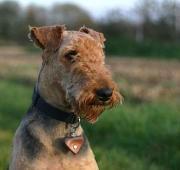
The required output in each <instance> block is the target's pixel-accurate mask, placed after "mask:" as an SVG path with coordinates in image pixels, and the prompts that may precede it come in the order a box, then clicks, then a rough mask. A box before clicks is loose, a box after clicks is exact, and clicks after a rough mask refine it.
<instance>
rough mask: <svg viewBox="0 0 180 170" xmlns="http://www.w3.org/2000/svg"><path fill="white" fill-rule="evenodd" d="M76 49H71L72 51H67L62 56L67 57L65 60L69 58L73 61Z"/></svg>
mask: <svg viewBox="0 0 180 170" xmlns="http://www.w3.org/2000/svg"><path fill="white" fill-rule="evenodd" d="M77 54H78V53H77V51H75V50H72V51H68V52H67V53H66V54H65V55H64V57H65V58H66V59H67V60H69V61H70V62H72V63H73V62H75V59H76V56H77Z"/></svg>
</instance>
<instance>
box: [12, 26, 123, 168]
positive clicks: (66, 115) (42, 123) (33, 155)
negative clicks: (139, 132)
mask: <svg viewBox="0 0 180 170" xmlns="http://www.w3.org/2000/svg"><path fill="white" fill-rule="evenodd" d="M30 38H31V39H32V41H33V42H34V43H35V44H36V45H37V46H38V47H40V48H42V50H43V54H42V67H41V69H40V72H39V77H38V80H37V83H36V86H35V90H34V95H33V101H32V105H31V107H30V109H29V110H28V113H27V115H26V116H25V117H24V119H23V121H22V122H21V124H20V126H19V128H18V129H17V131H16V134H15V138H14V144H13V153H12V159H11V163H10V170H98V166H97V163H96V161H95V158H94V155H93V152H92V150H91V148H90V145H89V143H88V140H87V138H86V136H85V134H84V132H83V129H82V127H81V125H80V119H81V118H82V119H85V120H87V121H88V122H90V123H94V122H96V120H97V118H98V117H99V116H100V114H101V113H102V112H103V111H104V110H105V109H106V108H111V107H113V106H114V105H116V104H118V103H119V102H120V101H121V100H122V97H121V95H120V93H119V90H118V88H117V85H116V84H115V83H114V82H113V81H112V77H111V74H110V71H109V70H108V69H107V67H106V65H105V62H104V59H105V55H104V50H103V48H104V41H105V38H104V36H103V34H102V33H99V32H96V31H94V30H92V29H89V28H86V27H82V28H80V30H79V31H67V30H66V28H65V26H61V25H60V26H44V27H31V28H30Z"/></svg>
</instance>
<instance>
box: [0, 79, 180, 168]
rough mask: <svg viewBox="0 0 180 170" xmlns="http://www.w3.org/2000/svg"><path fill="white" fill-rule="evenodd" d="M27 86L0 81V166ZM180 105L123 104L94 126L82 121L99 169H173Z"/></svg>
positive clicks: (178, 149) (27, 96) (178, 154)
mask: <svg viewBox="0 0 180 170" xmlns="http://www.w3.org/2000/svg"><path fill="white" fill-rule="evenodd" d="M32 90H33V87H32V86H31V85H27V84H26V83H25V84H23V83H22V82H18V81H17V82H16V81H11V82H9V80H8V81H7V80H3V81H1V82H0V91H1V95H0V170H5V169H6V167H7V165H8V159H9V153H10V149H11V143H12V136H13V134H14V131H15V129H16V128H17V126H18V124H19V122H20V119H21V118H22V116H23V115H24V113H25V112H26V110H27V108H28V106H29V105H30V102H31V94H32ZM179 111H180V106H179V105H178V104H177V102H176V101H174V102H172V101H171V102H169V103H168V102H166V103H165V102H161V101H159V102H158V103H141V104H133V103H130V102H127V103H125V104H124V105H122V106H119V107H117V108H115V109H113V110H110V111H107V112H105V113H104V114H103V115H102V117H101V118H100V120H99V121H98V122H97V123H96V124H95V125H90V124H86V123H85V122H83V125H84V127H85V131H86V134H87V136H88V138H89V140H90V143H91V145H92V148H93V150H94V152H95V155H96V159H97V161H98V164H99V166H100V169H101V170H179V169H180V161H179V160H180V142H179V141H180V114H179Z"/></svg>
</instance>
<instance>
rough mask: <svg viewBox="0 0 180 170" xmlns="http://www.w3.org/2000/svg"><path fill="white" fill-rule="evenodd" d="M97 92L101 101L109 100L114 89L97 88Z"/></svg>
mask: <svg viewBox="0 0 180 170" xmlns="http://www.w3.org/2000/svg"><path fill="white" fill-rule="evenodd" d="M96 94H97V96H98V98H99V100H101V101H108V100H109V99H110V97H111V96H112V89H110V88H101V89H98V90H96Z"/></svg>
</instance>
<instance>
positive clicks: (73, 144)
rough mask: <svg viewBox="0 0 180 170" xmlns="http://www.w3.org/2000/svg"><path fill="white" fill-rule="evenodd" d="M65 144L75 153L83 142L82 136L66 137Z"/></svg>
mask: <svg viewBox="0 0 180 170" xmlns="http://www.w3.org/2000/svg"><path fill="white" fill-rule="evenodd" d="M65 144H66V146H67V147H68V148H69V150H70V151H71V152H73V153H74V154H77V153H78V152H79V150H80V149H81V147H82V145H83V144H84V138H83V136H75V137H66V138H65Z"/></svg>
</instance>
